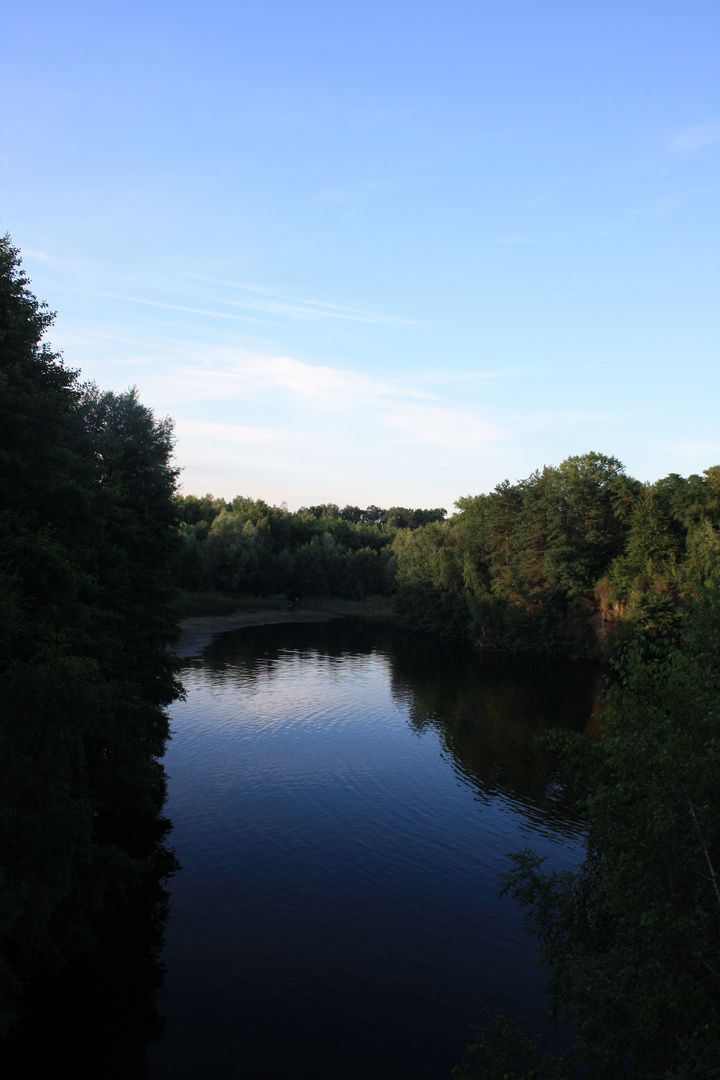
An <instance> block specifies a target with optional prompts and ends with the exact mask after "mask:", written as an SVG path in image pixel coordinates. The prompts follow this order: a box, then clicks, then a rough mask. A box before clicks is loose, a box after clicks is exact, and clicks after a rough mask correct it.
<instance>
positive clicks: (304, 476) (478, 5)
mask: <svg viewBox="0 0 720 1080" xmlns="http://www.w3.org/2000/svg"><path fill="white" fill-rule="evenodd" d="M0 20H1V21H0V93H1V94H2V101H3V109H2V115H1V117H0V154H1V156H2V161H1V163H0V229H2V231H8V232H9V233H10V235H11V237H12V239H13V241H14V243H15V244H16V245H17V246H18V247H19V248H20V249H21V252H22V255H23V262H24V266H25V268H26V270H27V272H28V274H29V276H30V278H31V280H32V287H33V289H34V291H35V293H36V295H38V296H39V297H40V298H41V299H44V300H46V301H47V302H48V304H49V305H50V307H51V308H52V309H53V310H56V311H57V313H58V314H57V321H56V324H55V327H54V329H53V332H52V335H51V341H52V343H53V344H54V345H55V346H56V347H57V348H61V349H62V350H63V352H64V356H65V360H66V363H68V365H70V366H72V367H78V368H80V369H81V370H82V374H83V376H84V377H85V378H88V379H93V380H95V381H96V382H98V383H99V384H100V386H101V387H103V388H110V389H114V390H124V389H126V388H127V387H128V386H130V385H132V384H137V386H138V389H139V391H140V396H141V399H142V400H143V402H145V403H146V404H147V405H150V406H151V407H152V408H153V409H154V410H155V411H156V413H157V414H158V415H162V416H164V415H170V416H172V417H174V419H175V423H176V433H177V458H178V464H179V465H181V466H182V468H183V474H182V484H183V488H184V490H185V492H186V493H196V494H202V493H204V492H205V491H212V492H213V493H215V494H216V495H223V496H225V497H232V496H233V495H235V494H245V495H251V496H253V497H255V498H264V499H266V500H267V501H268V502H271V503H273V502H274V503H280V502H282V501H286V502H287V503H288V505H289V506H290V508H291V509H293V508H296V507H298V506H300V505H302V504H309V503H315V502H326V501H332V502H337V503H339V504H340V505H344V504H345V503H358V504H360V505H362V506H365V505H367V504H369V503H376V504H379V505H384V506H389V505H392V504H401V505H406V506H408V505H409V506H438V505H442V506H445V507H447V508H448V510H450V509H451V508H452V504H453V502H454V500H455V499H456V498H457V497H458V496H460V495H466V494H476V493H478V492H481V491H488V490H490V489H492V488H493V487H494V486H495V484H497V483H499V482H500V481H502V480H503V479H504V478H506V477H507V478H509V479H510V480H516V479H519V478H522V477H525V476H527V475H529V474H530V473H531V472H532V471H533V470H534V469H536V468H542V466H543V465H544V464H559V463H560V461H562V460H563V459H564V458H565V457H567V456H568V455H569V454H577V453H584V452H586V451H589V450H596V451H599V452H602V453H606V454H614V455H615V456H617V457H619V458H620V459H621V460H622V461H624V463H625V465H626V467H627V469H628V472H630V473H631V474H632V475H634V476H637V477H638V478H639V479H642V480H653V479H656V478H657V477H659V476H663V475H665V474H666V473H668V472H671V471H673V472H680V473H683V474H685V475H687V474H688V473H690V472H698V471H702V469H704V468H706V467H708V466H709V465H711V464H716V463H719V462H720V419H719V408H718V406H719V404H720V355H719V354H720V349H719V348H718V346H719V341H720V333H719V329H720V327H719V323H720V318H719V312H720V302H719V298H718V293H719V290H718V284H719V278H720V272H719V271H720V254H719V253H720V235H719V233H720V230H719V229H718V221H719V216H720V215H719V213H718V196H719V194H720V170H719V165H720V74H719V72H720V66H719V65H718V56H719V55H720V5H718V4H717V2H716V0H712V2H694V0H684V2H677V3H663V2H662V0H654V2H652V3H645V2H629V3H628V2H627V0H624V2H623V3H607V2H605V3H578V2H577V0H573V2H572V3H563V2H554V3H551V2H549V0H548V2H543V0H536V2H513V0H502V2H500V0H498V2H482V0H476V2H475V3H452V2H446V3H442V4H440V3H435V2H429V3H421V2H419V0H415V2H413V3H399V2H393V0H384V2H383V3H364V4H350V3H308V2H304V0H295V2H294V3H282V2H273V0H266V2H264V3H262V4H260V3H253V4H249V3H242V2H238V3H219V2H213V0H209V2H207V3H204V4H202V5H201V4H199V3H178V2H174V3H172V4H170V3H165V2H164V0H158V2H155V3H152V2H148V0H144V2H143V3H137V4H136V3H127V2H123V0H118V2H117V3H114V4H104V3H97V2H93V3H73V2H72V0H64V2H60V0H55V2H52V3H47V2H46V3H41V2H34V0H25V2H24V3H23V4H19V3H15V4H7V5H5V6H4V8H3V13H2V15H0Z"/></svg>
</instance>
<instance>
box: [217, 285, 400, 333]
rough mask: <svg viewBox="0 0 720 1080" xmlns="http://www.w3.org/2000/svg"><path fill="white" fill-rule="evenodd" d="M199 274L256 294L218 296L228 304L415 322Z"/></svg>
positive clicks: (382, 321) (295, 314)
mask: <svg viewBox="0 0 720 1080" xmlns="http://www.w3.org/2000/svg"><path fill="white" fill-rule="evenodd" d="M196 277H197V279H198V280H200V281H206V282H208V283H210V284H214V285H222V286H224V287H225V288H228V289H236V290H238V291H239V292H244V293H251V294H254V296H253V298H252V299H251V298H249V297H245V298H239V299H238V298H234V299H230V300H228V299H224V298H219V299H217V300H216V302H217V303H221V304H229V305H232V306H234V307H244V308H249V309H251V310H256V311H265V312H268V313H272V314H277V315H290V316H293V317H296V318H307V317H314V318H326V319H349V320H351V321H352V322H366V323H378V324H381V325H385V326H391V325H412V324H413V322H414V320H413V319H406V318H402V317H400V316H397V315H386V314H384V313H382V312H379V311H367V310H365V309H363V308H355V307H348V306H345V305H342V304H333V303H330V302H329V301H327V300H308V299H306V298H304V297H296V296H285V295H283V294H280V293H275V292H273V291H272V290H270V289H264V288H262V287H261V286H259V285H248V284H246V283H244V282H240V281H226V280H224V279H223V278H214V277H206V276H201V275H196Z"/></svg>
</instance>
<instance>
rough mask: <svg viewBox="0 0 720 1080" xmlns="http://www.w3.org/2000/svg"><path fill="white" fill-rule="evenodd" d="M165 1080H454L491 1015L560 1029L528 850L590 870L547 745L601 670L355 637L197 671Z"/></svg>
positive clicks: (174, 802)
mask: <svg viewBox="0 0 720 1080" xmlns="http://www.w3.org/2000/svg"><path fill="white" fill-rule="evenodd" d="M183 681H184V684H185V686H186V688H187V692H188V693H187V700H186V701H185V702H183V703H178V704H177V706H176V707H175V708H174V711H173V729H174V732H175V735H174V738H173V741H172V743H171V745H170V748H169V750H168V754H167V757H166V768H167V770H168V773H169V774H170V777H171V779H170V788H169V790H170V797H169V803H168V807H167V813H168V816H169V817H170V818H171V819H172V822H173V825H174V829H173V833H172V842H173V845H174V847H175V850H176V853H177V855H178V858H179V860H180V862H181V864H182V867H183V869H182V871H181V872H180V873H178V874H177V875H176V876H175V877H174V878H173V879H172V882H171V897H172V906H171V914H170V919H169V922H168V924H167V929H166V944H165V950H164V953H163V961H164V963H165V965H166V975H165V988H166V996H165V997H163V998H162V999H161V1001H160V1003H159V1011H160V1013H161V1014H162V1015H163V1016H164V1017H165V1028H164V1034H163V1035H162V1036H161V1037H160V1038H159V1039H158V1040H157V1041H156V1042H154V1043H153V1044H152V1045H151V1046H150V1048H149V1051H148V1053H147V1057H146V1066H147V1070H148V1075H149V1077H150V1078H151V1080H185V1078H187V1080H190V1078H192V1080H196V1078H201V1077H202V1078H205V1077H207V1078H212V1080H214V1078H218V1080H220V1078H225V1077H227V1078H235V1077H249V1078H256V1077H257V1078H263V1080H264V1078H267V1080H275V1078H288V1080H289V1078H298V1080H304V1078H317V1080H330V1078H333V1080H342V1078H348V1080H349V1078H352V1080H356V1078H358V1080H359V1078H368V1077H373V1076H378V1075H379V1076H393V1077H396V1078H400V1080H404V1078H406V1077H407V1078H408V1080H409V1078H411V1077H412V1078H413V1080H423V1078H425V1077H427V1078H428V1080H430V1078H440V1077H448V1076H449V1073H450V1070H451V1067H452V1065H453V1064H454V1063H456V1062H457V1060H458V1058H459V1057H460V1056H461V1055H462V1050H463V1047H464V1045H465V1043H466V1041H467V1036H468V1027H469V1025H470V1024H471V1023H473V1022H476V1021H479V1020H480V1018H481V1015H482V1010H483V1008H484V1007H486V1006H487V1007H490V1008H492V1009H494V1010H498V1011H503V1012H505V1013H507V1014H508V1015H510V1016H512V1017H514V1018H515V1019H517V1020H521V1021H522V1020H531V1021H535V1022H540V1023H543V1022H544V1014H543V1000H542V985H543V981H544V979H543V974H542V972H541V971H540V970H539V969H538V967H537V965H536V964H535V963H534V960H533V946H532V943H531V942H530V941H528V939H527V938H526V937H525V935H524V934H523V932H522V930H521V926H520V916H519V914H518V912H517V910H516V909H515V906H514V904H513V903H512V902H511V901H506V900H502V901H501V900H499V899H498V897H497V891H498V887H499V881H498V874H499V873H500V872H502V871H503V870H505V869H507V868H508V866H509V863H508V857H507V854H508V852H511V851H515V850H518V849H520V848H522V847H523V846H524V845H526V844H530V845H532V846H533V847H534V848H535V849H537V850H540V851H541V852H542V853H543V854H545V855H547V856H548V864H549V865H552V866H553V867H562V866H574V865H576V864H577V862H578V860H579V859H580V857H581V854H582V827H581V824H580V823H579V821H578V818H577V815H576V813H575V812H574V809H573V805H572V802H571V800H570V799H569V798H568V797H567V795H566V793H565V791H564V787H563V784H562V780H561V778H560V777H559V776H558V775H557V774H556V772H555V771H554V766H553V763H552V762H551V761H549V760H548V759H547V757H546V755H545V754H544V753H543V752H542V751H541V750H540V749H539V748H538V747H537V745H536V736H537V735H538V734H541V733H542V732H543V731H544V730H546V729H547V728H548V727H550V726H553V725H562V726H567V727H576V728H582V727H583V725H584V723H585V722H586V720H587V718H588V717H589V714H590V712H591V710H592V707H593V694H594V691H595V690H596V686H597V671H596V669H593V668H590V667H584V666H578V665H570V664H561V663H556V664H553V663H548V662H547V661H541V662H539V661H533V660H531V661H528V660H527V659H525V660H520V659H518V658H512V657H506V656H489V657H486V658H482V659H481V658H479V657H478V655H477V654H476V653H474V652H473V651H472V650H469V649H468V650H466V649H465V648H463V647H459V646H457V645H442V644H438V643H434V642H430V641H426V640H424V639H422V638H416V637H414V636H409V635H405V634H402V633H400V632H397V631H393V630H392V629H391V628H389V627H382V626H379V627H378V626H375V627H373V626H369V625H367V624H363V623H357V622H352V621H347V622H345V621H343V622H334V623H327V624H319V625H318V624H315V625H311V626H300V625H295V626H285V627H277V626H276V627H261V628H253V629H252V630H244V631H238V632H236V633H234V634H227V635H224V636H223V637H221V638H218V639H216V642H215V643H214V644H213V645H212V646H211V647H209V648H208V649H207V650H206V652H205V653H204V654H203V656H202V658H200V659H198V660H194V661H191V662H190V666H189V667H188V668H187V669H186V670H185V671H184V672H183Z"/></svg>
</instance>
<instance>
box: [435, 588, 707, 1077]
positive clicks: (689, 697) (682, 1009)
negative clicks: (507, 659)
mask: <svg viewBox="0 0 720 1080" xmlns="http://www.w3.org/2000/svg"><path fill="white" fill-rule="evenodd" d="M613 669H614V670H613V673H612V678H611V679H610V680H609V681H608V686H607V692H606V701H605V709H604V718H603V724H602V727H601V731H600V738H599V739H598V740H589V739H587V738H585V737H583V736H577V735H572V734H568V733H563V734H562V735H561V734H560V733H556V734H555V736H554V737H551V739H550V741H551V742H552V743H554V745H555V746H556V747H558V748H559V749H560V752H561V755H562V758H563V759H564V763H565V767H566V769H567V771H568V772H569V773H570V775H572V776H574V777H575V779H576V782H577V785H578V787H579V789H580V793H581V800H582V803H583V805H584V809H585V814H586V819H587V841H586V855H585V859H584V861H583V863H582V865H581V866H580V868H579V870H578V871H577V872H575V873H574V872H570V871H564V872H562V873H557V872H555V873H550V874H548V873H545V872H544V870H543V867H542V860H541V859H540V858H539V857H538V856H537V855H536V854H535V853H534V852H533V851H531V850H526V851H524V852H521V853H518V854H516V855H515V856H514V862H515V867H514V869H513V870H512V871H510V872H509V873H507V874H506V875H505V886H504V891H506V892H507V893H509V894H510V895H511V896H512V897H514V898H515V900H516V901H517V902H518V903H519V904H521V905H522V906H523V907H525V909H526V925H527V928H528V930H529V931H530V932H531V933H533V934H534V935H535V937H536V939H537V940H538V942H539V946H540V955H541V958H542V960H543V962H544V964H545V966H546V969H547V972H548V975H549V984H548V991H549V996H550V1009H551V1012H552V1014H553V1015H554V1016H555V1018H556V1019H558V1020H564V1021H572V1022H573V1023H574V1024H576V1025H577V1038H576V1041H575V1045H574V1047H573V1048H572V1051H571V1052H569V1053H566V1054H564V1055H561V1056H557V1055H554V1054H551V1053H550V1052H549V1051H548V1050H547V1049H546V1048H545V1047H544V1046H542V1044H541V1041H540V1039H539V1038H536V1037H535V1036H533V1035H532V1034H531V1033H525V1032H522V1031H520V1030H518V1029H517V1028H515V1027H514V1026H513V1025H512V1024H511V1023H509V1022H508V1021H504V1020H502V1019H501V1018H496V1019H495V1020H494V1021H492V1022H490V1023H489V1024H488V1025H487V1026H486V1027H485V1029H484V1030H482V1031H481V1032H480V1035H479V1039H478V1041H477V1042H476V1043H474V1044H473V1046H472V1047H469V1048H468V1053H467V1056H466V1060H465V1062H464V1064H463V1065H461V1066H459V1067H458V1068H457V1069H456V1070H455V1074H454V1075H455V1076H456V1078H457V1080H480V1078H482V1080H501V1078H506V1077H515V1078H516V1080H523V1078H525V1080H531V1078H538V1077H545V1078H546V1080H551V1078H553V1077H555V1078H557V1080H559V1078H560V1077H566V1076H569V1075H570V1065H571V1064H574V1065H580V1066H582V1068H583V1073H582V1075H587V1076H588V1077H589V1080H618V1078H627V1080H667V1078H670V1077H672V1078H673V1080H685V1078H687V1080H696V1078H698V1077H703V1080H711V1078H712V1077H718V1076H720V813H719V812H718V810H719V807H718V783H717V778H718V775H719V773H720V739H719V738H718V734H719V733H720V576H718V574H717V573H715V574H714V575H713V576H712V578H711V579H710V580H709V581H708V582H707V583H706V584H705V585H704V586H703V587H702V588H701V589H700V590H699V592H698V596H697V598H696V599H695V600H694V602H693V603H692V604H691V605H690V606H689V608H688V611H687V612H686V613H685V614H684V616H683V619H682V622H681V624H680V626H679V628H678V630H677V633H676V634H675V635H673V636H672V637H669V636H666V637H664V638H660V639H658V638H655V639H654V640H652V641H647V640H645V641H643V640H642V639H638V640H636V641H634V642H632V643H630V644H628V645H627V646H626V648H625V649H624V650H623V653H622V655H621V656H620V657H618V659H617V660H616V661H615V663H614V665H613Z"/></svg>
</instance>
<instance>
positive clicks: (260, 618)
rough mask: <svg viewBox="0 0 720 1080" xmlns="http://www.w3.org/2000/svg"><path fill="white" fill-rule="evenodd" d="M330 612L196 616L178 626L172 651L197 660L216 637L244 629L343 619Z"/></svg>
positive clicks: (247, 612) (271, 612)
mask: <svg viewBox="0 0 720 1080" xmlns="http://www.w3.org/2000/svg"><path fill="white" fill-rule="evenodd" d="M342 618H343V616H342V615H341V614H338V613H335V612H332V611H278V610H271V609H260V610H258V611H234V612H232V614H230V615H195V616H191V617H190V618H187V619H182V620H181V622H180V637H179V638H178V640H177V642H176V644H175V645H173V646H171V648H172V651H173V652H174V653H175V655H176V656H179V657H180V658H181V659H189V658H190V657H192V656H197V655H198V654H199V653H201V652H202V650H203V649H204V648H205V646H206V645H209V644H210V642H211V641H212V640H213V638H214V637H215V636H216V635H217V634H226V633H229V632H230V631H231V630H243V629H244V628H245V627H247V626H270V625H271V624H273V623H310V622H312V623H314V622H329V621H330V620H331V619H342Z"/></svg>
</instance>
